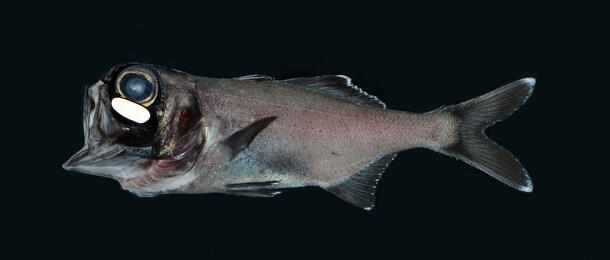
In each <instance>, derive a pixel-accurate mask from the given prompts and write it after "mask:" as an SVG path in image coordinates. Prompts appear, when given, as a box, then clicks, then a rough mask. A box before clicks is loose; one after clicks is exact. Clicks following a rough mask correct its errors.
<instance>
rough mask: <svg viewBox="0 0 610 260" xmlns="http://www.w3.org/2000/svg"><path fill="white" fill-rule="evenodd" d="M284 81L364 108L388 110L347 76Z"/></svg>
mask: <svg viewBox="0 0 610 260" xmlns="http://www.w3.org/2000/svg"><path fill="white" fill-rule="evenodd" d="M282 81H283V82H285V83H288V84H291V85H294V86H296V87H298V88H302V89H307V90H310V91H315V92H318V93H321V94H325V95H330V96H334V97H337V98H340V99H343V100H347V101H350V102H352V103H356V104H359V105H362V106H366V107H375V108H382V109H385V108H386V106H385V104H384V103H383V102H381V100H379V99H378V98H377V97H375V96H373V95H369V94H368V93H366V92H364V90H362V89H360V88H359V87H358V86H356V85H352V79H350V78H349V77H347V76H343V75H327V76H318V77H306V78H294V79H286V80H282Z"/></svg>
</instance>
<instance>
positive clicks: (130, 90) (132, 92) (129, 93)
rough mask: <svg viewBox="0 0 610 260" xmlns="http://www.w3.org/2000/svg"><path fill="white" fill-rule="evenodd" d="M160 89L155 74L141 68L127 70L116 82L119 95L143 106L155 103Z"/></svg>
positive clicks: (135, 67)
mask: <svg viewBox="0 0 610 260" xmlns="http://www.w3.org/2000/svg"><path fill="white" fill-rule="evenodd" d="M158 88H159V86H158V83H157V80H156V77H155V75H154V73H153V72H151V71H150V70H148V69H146V68H143V67H140V66H134V67H129V68H126V69H125V70H123V71H122V72H121V73H120V74H119V76H118V77H117V80H116V91H117V92H118V93H119V95H121V96H122V97H124V98H125V99H128V100H130V101H133V102H136V103H139V104H141V105H143V106H149V105H150V104H152V103H153V102H155V99H156V98H157V92H158Z"/></svg>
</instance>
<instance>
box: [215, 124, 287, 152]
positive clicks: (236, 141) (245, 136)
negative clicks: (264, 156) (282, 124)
mask: <svg viewBox="0 0 610 260" xmlns="http://www.w3.org/2000/svg"><path fill="white" fill-rule="evenodd" d="M276 118H277V117H275V116H272V117H266V118H263V119H259V120H257V121H255V122H254V123H252V124H250V125H248V126H246V127H244V128H243V129H241V130H239V131H237V132H235V133H234V134H232V135H231V136H229V137H227V139H225V140H224V145H225V146H227V147H228V148H229V149H230V150H231V151H230V152H231V155H230V156H231V159H233V158H235V156H237V155H238V154H239V153H240V152H241V151H243V150H244V149H246V147H248V145H250V143H251V142H252V140H254V137H256V135H258V133H260V132H261V131H262V130H263V129H265V128H266V127H267V126H268V125H269V124H271V122H273V120H275V119H276Z"/></svg>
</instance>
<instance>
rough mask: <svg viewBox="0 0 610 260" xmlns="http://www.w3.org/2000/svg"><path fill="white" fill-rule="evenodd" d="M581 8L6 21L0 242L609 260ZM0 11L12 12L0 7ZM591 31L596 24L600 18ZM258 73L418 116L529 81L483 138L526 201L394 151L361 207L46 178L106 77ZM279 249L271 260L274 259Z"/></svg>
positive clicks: (313, 192) (162, 11) (434, 159)
mask: <svg viewBox="0 0 610 260" xmlns="http://www.w3.org/2000/svg"><path fill="white" fill-rule="evenodd" d="M594 10H595V8H585V7H584V6H556V5H542V4H540V5H535V4H531V3H530V4H518V3H512V4H506V5H486V6H481V5H443V4H440V3H438V4H431V5H386V4H374V3H370V4H367V5H355V4H353V3H352V4H347V3H346V4H328V3H324V4H314V3H301V4H298V3H285V4H282V5H265V6H261V5H259V4H256V5H252V4H250V5H242V4H239V3H230V4H229V5H228V6H221V5H215V4H210V3H199V4H196V5H192V4H188V5H187V4H178V3H164V5H163V6H159V5H155V4H152V3H147V4H142V5H136V4H133V5H126V4H124V3H123V4H116V5H115V4H110V3H107V2H99V3H98V4H87V5H83V6H74V5H42V6H41V5H35V6H30V7H27V8H25V7H24V8H21V9H16V10H13V12H15V13H17V14H18V16H19V17H18V18H14V19H7V18H4V19H6V20H5V22H4V24H5V26H7V27H8V29H7V31H6V34H5V35H6V36H7V37H6V38H5V39H4V41H5V43H8V46H7V47H6V48H5V52H6V55H7V56H10V57H11V60H10V62H8V61H7V62H6V63H7V64H8V65H10V67H11V70H7V71H6V72H7V73H6V74H8V75H7V78H9V79H10V80H11V81H9V83H6V81H5V84H6V85H5V89H7V88H8V89H10V91H14V92H9V93H10V94H9V95H6V96H5V97H4V98H5V102H4V104H10V105H11V106H10V107H8V108H7V109H6V110H5V111H4V112H5V115H6V116H7V118H9V119H7V120H6V122H7V126H10V127H5V128H8V129H9V130H10V131H11V133H12V134H13V135H11V136H14V134H15V133H17V137H14V138H13V137H11V138H8V139H9V140H8V143H7V146H6V147H8V148H7V149H5V150H6V151H7V152H8V153H9V154H11V156H10V157H8V159H7V161H5V164H8V165H11V166H18V167H14V169H12V170H10V171H5V175H10V177H18V180H16V181H6V182H4V184H5V185H3V186H5V187H7V189H5V191H8V192H7V193H8V194H7V196H5V199H6V201H7V203H6V205H7V207H8V210H7V212H10V213H5V214H7V215H8V216H10V220H9V221H6V226H7V228H10V229H11V230H14V231H15V232H11V233H5V234H10V239H11V241H12V243H11V244H9V245H8V246H9V247H10V248H12V249H17V250H15V251H14V252H15V253H18V254H32V253H41V252H42V253H44V254H78V255H80V256H82V257H87V256H91V255H98V254H107V255H109V256H116V257H118V256H123V255H125V254H131V255H135V256H141V255H153V256H168V257H173V256H175V255H179V256H191V257H197V258H199V259H200V258H204V257H207V256H208V255H216V256H218V257H222V256H226V255H234V254H251V255H279V256H286V257H292V256H294V255H302V254H311V255H318V256H327V255H329V254H331V255H337V256H342V255H355V256H373V257H374V256H384V255H386V256H389V255H394V256H395V257H398V256H400V257H403V256H404V257H411V258H422V257H426V258H428V257H443V258H453V257H466V256H468V257H470V256H479V257H485V258H497V257H511V258H512V257H519V258H521V257H525V258H544V257H548V255H549V254H552V255H555V256H561V257H565V258H571V259H591V258H593V259H596V258H597V257H600V256H604V255H605V256H606V257H607V256H608V255H607V251H605V250H604V248H603V247H602V245H607V244H608V236H607V233H606V231H607V227H608V225H607V217H608V215H607V214H606V212H605V208H606V207H607V202H608V192H607V188H606V187H605V181H606V180H607V176H606V175H607V169H606V168H602V167H599V165H600V164H601V163H600V162H601V161H602V156H604V155H605V154H604V153H601V152H599V151H597V150H595V148H596V147H603V146H604V145H602V143H604V142H605V135H606V132H607V130H605V129H606V128H605V127H604V126H603V121H605V117H604V116H600V115H595V114H594V113H595V112H603V113H605V110H604V109H605V105H604V104H603V102H601V101H599V100H597V98H600V97H601V98H602V100H603V95H604V94H603V92H602V91H603V89H604V88H606V87H607V86H608V84H607V82H603V81H595V80H594V78H596V77H598V78H601V77H600V76H603V74H604V73H607V72H606V71H607V65H604V62H603V61H604V60H605V59H604V57H605V56H604V55H605V53H603V52H602V51H601V50H602V49H603V48H600V47H604V46H605V45H604V43H603V42H602V41H603V34H604V33H607V28H605V29H604V28H603V27H604V26H603V22H604V21H603V19H602V16H600V14H598V13H597V12H595V11H594ZM7 12H12V11H10V10H7ZM606 23H607V21H606ZM126 61H138V62H145V63H154V64H160V65H165V66H168V67H172V68H177V69H180V70H183V71H186V72H189V73H192V74H197V75H205V76H211V77H235V76H241V75H247V74H254V73H259V74H266V75H270V76H273V77H276V78H290V77H302V76H315V75H324V74H344V75H348V76H350V77H352V79H353V81H354V82H355V83H356V84H357V85H358V86H360V87H361V88H363V89H364V90H366V91H367V92H369V93H370V94H373V95H376V96H378V97H379V98H380V99H381V100H383V101H385V102H386V104H387V105H388V107H389V108H392V109H399V110H408V111H413V112H425V111H429V110H432V109H435V108H437V107H439V106H441V105H450V104H453V103H456V102H461V101H464V100H467V99H469V98H472V97H475V96H478V95H480V94H483V93H485V92H487V91H490V90H493V89H494V88H496V87H499V86H501V85H503V84H505V83H509V82H511V81H514V80H517V79H520V78H523V77H536V79H537V86H536V89H535V91H534V94H533V96H532V97H531V99H530V100H529V102H528V103H527V104H526V105H525V106H524V107H522V109H520V110H519V111H518V112H516V113H515V114H514V115H513V116H512V117H510V118H509V119H506V120H504V121H503V122H501V123H499V124H496V125H495V126H494V127H493V128H490V129H489V130H488V131H487V132H488V134H489V136H490V137H491V138H493V139H494V140H496V141H497V142H498V143H500V144H502V145H503V146H504V147H506V148H508V149H509V150H511V151H512V152H513V153H514V154H515V155H516V156H517V157H518V158H519V159H520V161H521V162H522V163H523V165H524V166H525V167H526V168H527V169H528V170H529V173H530V175H531V177H532V179H533V182H534V192H533V193H530V194H526V193H521V192H519V191H516V190H513V189H511V188H509V187H507V186H505V185H503V184H501V183H499V182H497V181H496V180H494V179H493V178H491V177H489V176H486V175H485V174H483V173H481V172H479V171H477V170H476V169H474V168H471V167H469V166H467V165H466V164H464V163H462V162H459V161H456V160H454V159H450V158H448V157H446V156H443V155H440V154H436V153H434V152H431V151H428V150H423V149H416V150H411V151H406V152H403V153H401V154H400V155H399V156H398V158H397V159H396V160H395V161H394V162H393V163H392V164H391V166H390V167H389V169H388V170H387V172H386V174H385V175H384V177H383V179H382V180H381V183H380V186H379V191H378V196H377V207H376V209H375V210H374V211H372V212H365V211H363V210H361V209H359V208H356V207H354V206H351V205H349V204H347V203H345V202H343V201H341V200H340V199H338V198H336V197H334V196H333V195H332V194H330V193H327V192H324V191H323V190H321V189H318V188H301V189H294V190H285V191H284V193H283V194H282V195H280V196H278V197H276V198H273V199H256V198H246V197H235V196H227V195H220V194H210V195H164V196H159V197H156V198H152V199H146V198H138V197H136V196H135V195H132V194H130V193H129V192H127V191H123V190H122V189H121V188H120V186H119V184H118V183H117V182H115V181H112V180H110V179H104V178H101V177H94V176H88V175H84V174H79V173H74V172H67V171H65V170H63V169H62V168H61V164H62V163H63V162H64V161H66V160H67V159H68V158H69V157H70V156H71V155H72V154H73V153H74V152H76V151H77V150H78V149H80V147H81V146H82V142H83V141H82V140H83V137H82V126H81V113H82V103H81V102H82V95H83V90H84V87H85V86H86V85H88V84H92V83H94V82H96V81H97V80H98V79H99V77H100V76H101V75H103V74H104V73H105V72H106V71H107V70H108V69H109V68H111V67H112V66H113V65H115V64H117V63H121V62H126ZM286 254H289V255H286Z"/></svg>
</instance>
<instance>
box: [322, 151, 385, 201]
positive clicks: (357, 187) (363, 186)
mask: <svg viewBox="0 0 610 260" xmlns="http://www.w3.org/2000/svg"><path fill="white" fill-rule="evenodd" d="M395 157H396V153H393V154H388V155H386V156H382V157H379V158H377V159H376V160H375V161H372V162H371V163H369V164H368V165H367V166H366V167H364V168H363V169H362V170H360V171H359V172H358V173H356V174H354V175H352V176H350V177H348V178H347V180H345V181H343V182H342V183H340V184H337V185H334V186H330V187H328V188H326V190H327V191H329V192H331V193H332V194H335V195H336V196H337V197H339V198H341V199H342V200H345V201H347V202H349V203H351V204H354V205H356V206H358V207H361V208H363V209H365V210H371V209H373V207H375V192H376V191H377V183H378V182H379V180H380V179H381V175H382V174H383V172H384V171H385V169H386V168H387V167H388V165H390V163H391V162H392V160H394V158H395Z"/></svg>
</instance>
